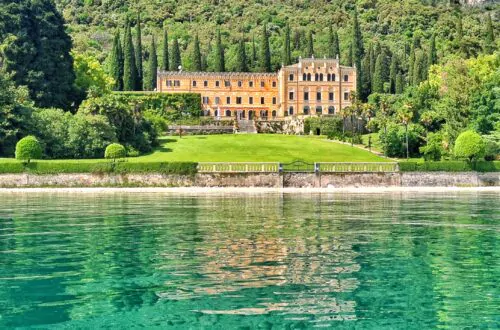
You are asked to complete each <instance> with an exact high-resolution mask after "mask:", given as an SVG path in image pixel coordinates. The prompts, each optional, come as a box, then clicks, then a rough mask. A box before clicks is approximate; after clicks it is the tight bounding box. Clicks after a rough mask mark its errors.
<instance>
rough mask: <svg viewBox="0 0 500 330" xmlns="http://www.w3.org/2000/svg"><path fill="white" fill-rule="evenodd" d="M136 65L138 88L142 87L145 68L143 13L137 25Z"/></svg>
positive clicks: (139, 16) (138, 16) (138, 17)
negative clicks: (143, 65)
mask: <svg viewBox="0 0 500 330" xmlns="http://www.w3.org/2000/svg"><path fill="white" fill-rule="evenodd" d="M135 38H136V39H135V67H136V68H137V81H136V84H137V86H136V90H141V89H142V82H143V76H144V70H143V67H142V29H141V15H140V14H138V15H137V25H136V26H135Z"/></svg>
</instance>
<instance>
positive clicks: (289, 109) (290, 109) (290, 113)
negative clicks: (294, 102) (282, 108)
mask: <svg viewBox="0 0 500 330" xmlns="http://www.w3.org/2000/svg"><path fill="white" fill-rule="evenodd" d="M288 114H289V115H290V116H291V115H293V106H291V107H290V108H288Z"/></svg>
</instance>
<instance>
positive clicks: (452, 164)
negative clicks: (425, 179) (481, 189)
mask: <svg viewBox="0 0 500 330" xmlns="http://www.w3.org/2000/svg"><path fill="white" fill-rule="evenodd" d="M399 170H400V171H401V172H437V171H443V172H472V171H477V172H500V161H494V162H487V161H478V162H472V163H469V162H464V161H440V162H411V161H404V162H400V163H399Z"/></svg>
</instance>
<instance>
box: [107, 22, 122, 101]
mask: <svg viewBox="0 0 500 330" xmlns="http://www.w3.org/2000/svg"><path fill="white" fill-rule="evenodd" d="M110 56H111V58H110V61H109V65H110V71H111V77H112V78H113V80H114V86H113V90H115V91H122V90H123V50H122V42H121V40H120V31H116V34H115V39H114V40H113V48H112V49H111V55H110Z"/></svg>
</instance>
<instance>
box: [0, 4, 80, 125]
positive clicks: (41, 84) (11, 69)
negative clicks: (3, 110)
mask: <svg viewBox="0 0 500 330" xmlns="http://www.w3.org/2000/svg"><path fill="white" fill-rule="evenodd" d="M0 7H1V8H0V17H1V19H0V44H1V43H3V42H4V41H5V40H6V39H7V38H8V37H9V36H11V38H12V42H11V43H9V46H8V47H7V49H6V51H5V52H4V54H3V58H2V61H1V62H2V65H3V68H2V69H4V70H5V72H7V73H10V74H11V75H12V78H11V79H12V81H13V82H14V83H15V84H16V85H17V86H27V88H28V90H29V93H30V97H31V99H32V100H33V101H34V102H35V105H36V106H37V107H58V108H63V109H69V108H70V107H71V106H72V104H74V103H75V93H76V89H75V87H74V82H75V72H74V69H73V58H72V57H71V55H70V51H71V49H72V41H71V38H70V36H69V35H68V34H67V33H66V30H65V27H64V19H63V17H62V15H61V14H60V13H59V11H58V10H57V9H56V6H55V4H54V2H53V1H52V0H38V1H2V2H1V4H0ZM5 17H7V18H5ZM0 74H2V73H0ZM82 97H83V95H82ZM76 101H79V100H76ZM2 120H3V118H2V119H0V121H2ZM0 135H1V133H0Z"/></svg>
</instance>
